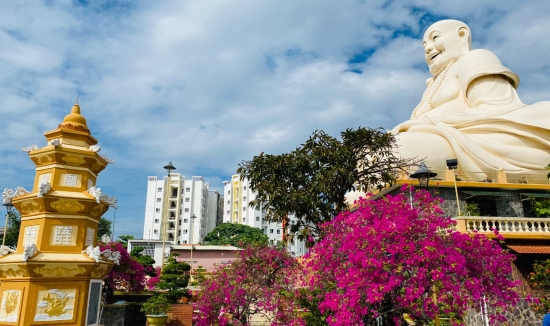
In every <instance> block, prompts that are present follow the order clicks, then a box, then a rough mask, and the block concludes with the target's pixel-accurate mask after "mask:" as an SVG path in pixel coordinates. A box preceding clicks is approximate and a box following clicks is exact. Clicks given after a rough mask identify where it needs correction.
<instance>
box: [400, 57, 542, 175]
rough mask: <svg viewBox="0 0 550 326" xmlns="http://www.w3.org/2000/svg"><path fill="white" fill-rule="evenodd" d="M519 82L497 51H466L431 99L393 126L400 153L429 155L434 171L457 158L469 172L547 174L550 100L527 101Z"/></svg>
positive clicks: (461, 165)
mask: <svg viewBox="0 0 550 326" xmlns="http://www.w3.org/2000/svg"><path fill="white" fill-rule="evenodd" d="M437 82H438V80H437V79H436V80H435V81H434V83H433V85H432V87H434V85H435V84H436V83H437ZM518 85H519V78H518V77H517V75H516V74H514V73H513V72H511V71H510V70H509V69H508V68H506V67H504V66H503V65H502V64H501V62H500V60H499V59H498V58H497V57H496V56H495V55H494V54H493V53H492V52H490V51H487V50H472V51H470V52H468V53H466V54H464V55H462V56H461V57H460V58H458V60H457V61H456V62H455V63H454V64H452V65H451V66H450V68H449V70H448V71H447V73H446V75H445V76H444V78H443V80H442V81H441V84H440V86H439V88H437V91H436V92H435V93H434V94H433V96H432V97H431V101H425V102H424V103H423V105H421V106H419V107H418V109H417V110H416V115H415V116H414V117H412V118H411V120H409V121H406V122H404V123H402V124H400V125H399V126H398V127H396V128H395V129H394V132H397V131H399V132H400V134H398V135H397V143H398V146H399V148H398V151H399V153H400V154H401V156H403V157H419V158H426V160H425V162H426V164H427V165H428V167H430V168H431V169H434V170H444V169H445V168H446V165H445V160H446V159H450V158H457V159H458V162H459V168H460V170H462V171H463V172H464V173H466V174H467V173H472V172H483V173H492V172H497V171H499V170H500V169H502V170H504V171H505V172H506V173H511V174H544V175H545V173H547V172H548V171H546V170H544V167H546V166H547V165H548V164H549V163H550V130H549V129H550V102H539V103H536V104H532V105H526V104H523V103H522V102H521V100H520V99H519V97H518V95H517V93H516V90H515V88H517V86H518ZM426 92H430V90H429V89H427V90H426ZM432 92H433V89H432Z"/></svg>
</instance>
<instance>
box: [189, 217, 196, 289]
mask: <svg viewBox="0 0 550 326" xmlns="http://www.w3.org/2000/svg"><path fill="white" fill-rule="evenodd" d="M196 218H197V217H196V216H195V214H193V215H191V234H190V236H191V239H190V240H191V241H190V242H191V264H190V265H191V269H190V270H189V282H193V242H194V241H193V222H194V221H195V219H196Z"/></svg>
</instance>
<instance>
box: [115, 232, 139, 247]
mask: <svg viewBox="0 0 550 326" xmlns="http://www.w3.org/2000/svg"><path fill="white" fill-rule="evenodd" d="M134 239H135V238H134V236H133V235H129V234H125V235H121V236H119V237H118V242H120V243H122V246H123V247H124V248H128V240H134Z"/></svg>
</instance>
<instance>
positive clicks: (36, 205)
mask: <svg viewBox="0 0 550 326" xmlns="http://www.w3.org/2000/svg"><path fill="white" fill-rule="evenodd" d="M42 208H43V207H42V204H41V203H40V201H39V200H36V199H26V200H24V201H22V202H21V204H20V205H19V211H20V212H21V214H24V215H29V214H36V213H39V212H40V211H41V210H42Z"/></svg>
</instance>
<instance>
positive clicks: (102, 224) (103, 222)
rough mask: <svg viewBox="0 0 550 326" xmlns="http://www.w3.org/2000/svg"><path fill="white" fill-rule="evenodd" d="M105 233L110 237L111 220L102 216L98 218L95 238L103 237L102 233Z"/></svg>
mask: <svg viewBox="0 0 550 326" xmlns="http://www.w3.org/2000/svg"><path fill="white" fill-rule="evenodd" d="M105 234H106V235H108V236H110V237H112V234H111V220H108V219H106V218H104V217H102V218H100V219H99V224H98V226H97V238H98V239H101V237H103V235H105Z"/></svg>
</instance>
